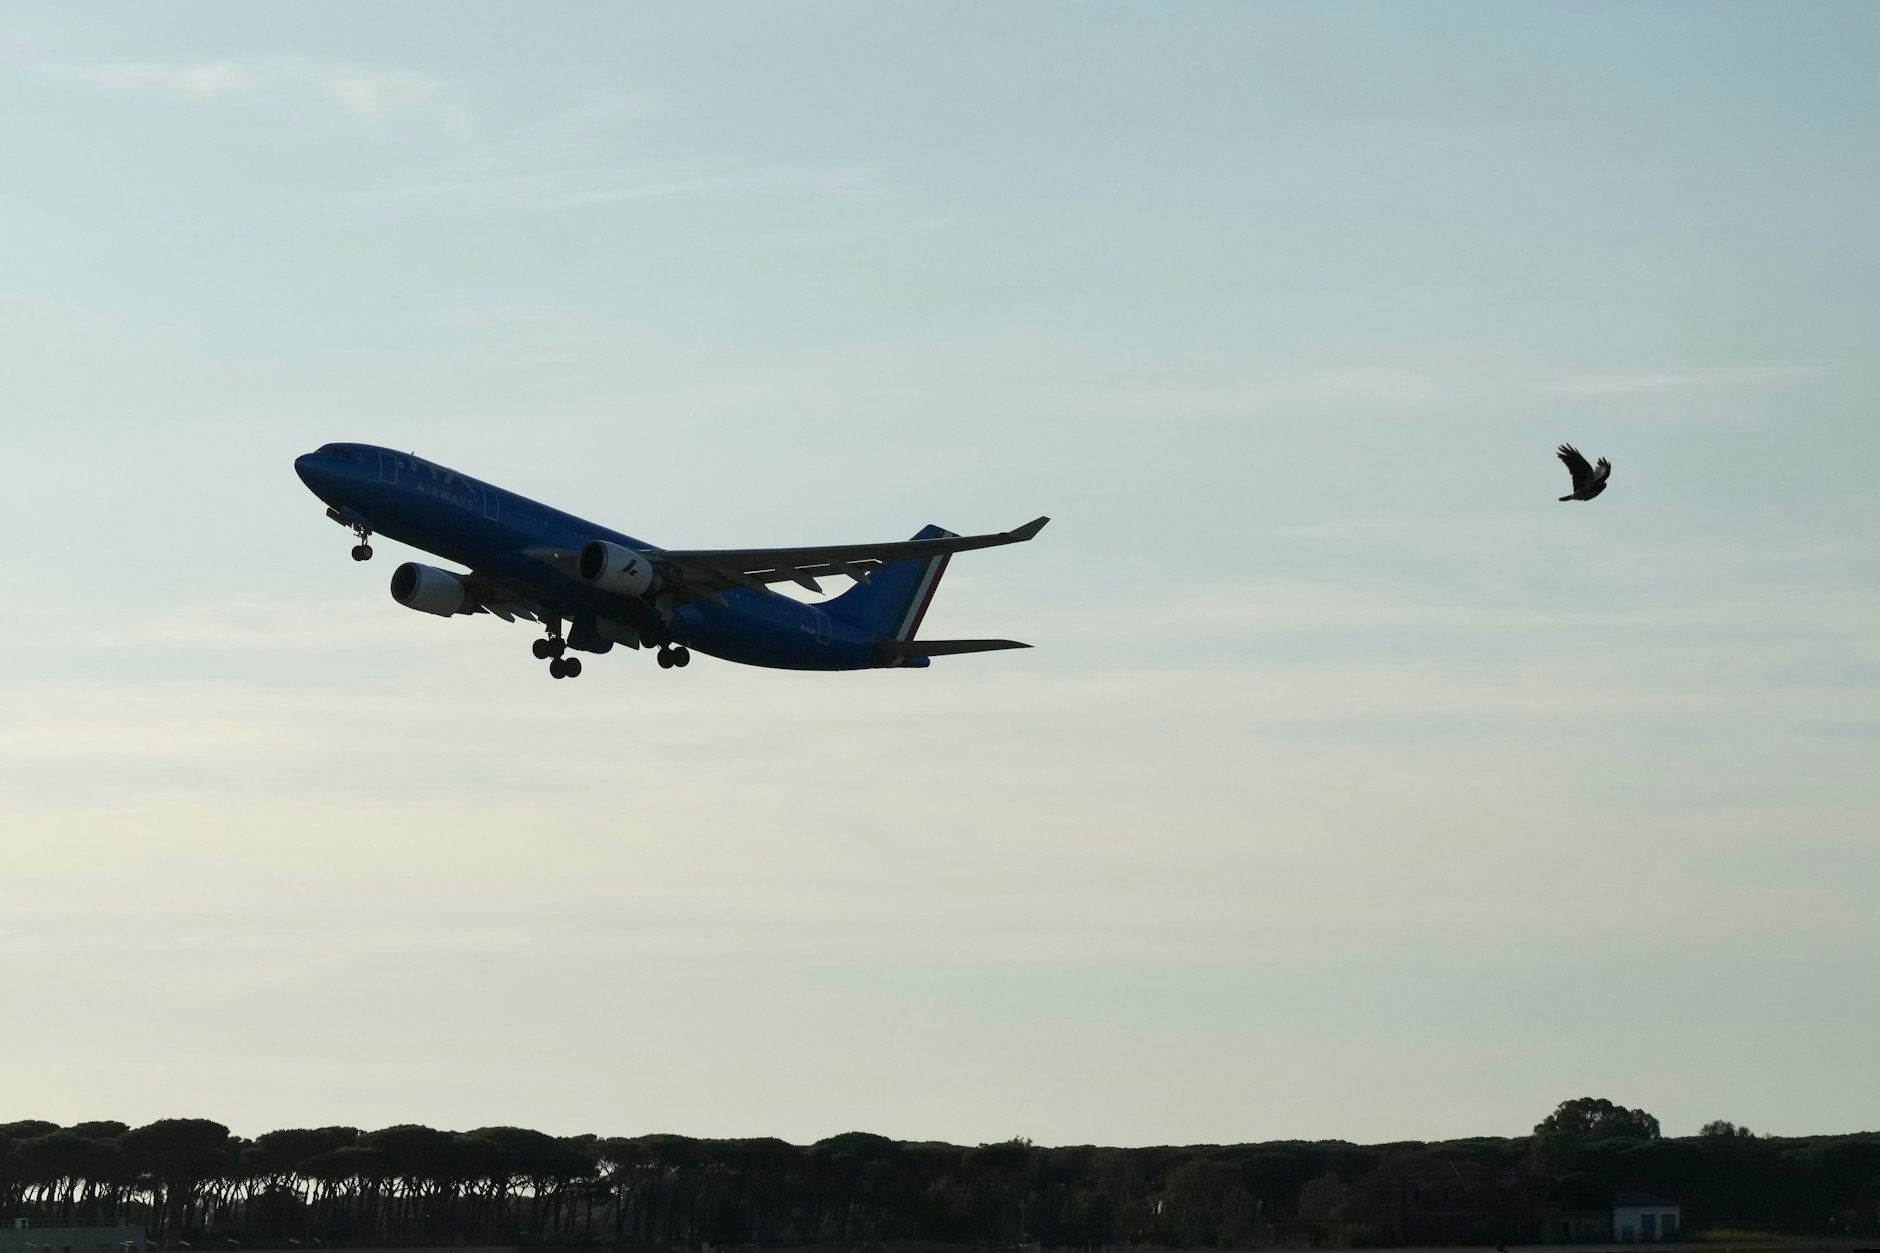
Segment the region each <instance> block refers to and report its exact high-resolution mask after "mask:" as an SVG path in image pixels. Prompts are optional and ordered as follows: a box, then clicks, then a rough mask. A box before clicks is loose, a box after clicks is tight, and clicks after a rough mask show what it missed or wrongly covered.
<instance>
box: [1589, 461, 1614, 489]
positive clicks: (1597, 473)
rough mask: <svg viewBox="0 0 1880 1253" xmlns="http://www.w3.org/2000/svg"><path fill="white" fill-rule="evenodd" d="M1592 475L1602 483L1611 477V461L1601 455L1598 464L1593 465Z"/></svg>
mask: <svg viewBox="0 0 1880 1253" xmlns="http://www.w3.org/2000/svg"><path fill="white" fill-rule="evenodd" d="M1593 477H1595V478H1597V479H1598V480H1599V481H1600V482H1601V483H1604V482H1605V481H1606V480H1607V479H1609V478H1611V477H1612V462H1610V461H1608V460H1606V459H1605V458H1604V457H1601V458H1600V459H1599V462H1598V464H1597V465H1595V466H1594V467H1593Z"/></svg>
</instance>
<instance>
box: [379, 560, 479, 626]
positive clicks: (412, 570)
mask: <svg viewBox="0 0 1880 1253" xmlns="http://www.w3.org/2000/svg"><path fill="white" fill-rule="evenodd" d="M392 599H393V600H395V601H397V602H398V603H399V604H401V605H403V606H404V607H405V608H407V609H418V610H422V611H423V612H425V613H434V614H436V615H437V616H438V617H440V618H448V617H450V616H451V615H452V614H454V613H470V612H471V599H470V589H469V588H467V587H465V586H464V585H463V580H462V579H460V578H458V577H457V576H456V575H454V574H452V573H451V572H450V571H448V570H439V569H437V568H435V567H433V566H421V565H419V564H418V563H417V562H415V561H407V562H406V563H405V564H404V565H402V566H400V567H398V569H396V570H394V571H392Z"/></svg>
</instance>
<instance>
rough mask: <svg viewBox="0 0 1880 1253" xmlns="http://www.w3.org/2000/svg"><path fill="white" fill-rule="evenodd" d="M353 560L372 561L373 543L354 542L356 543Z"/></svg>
mask: <svg viewBox="0 0 1880 1253" xmlns="http://www.w3.org/2000/svg"><path fill="white" fill-rule="evenodd" d="M353 560H354V561H370V560H372V545H370V544H354V545H353Z"/></svg>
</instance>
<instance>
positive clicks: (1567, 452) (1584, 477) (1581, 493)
mask: <svg viewBox="0 0 1880 1253" xmlns="http://www.w3.org/2000/svg"><path fill="white" fill-rule="evenodd" d="M1555 455H1556V456H1558V457H1559V458H1560V459H1561V460H1562V461H1564V462H1566V463H1567V472H1568V473H1569V474H1571V475H1573V494H1572V495H1571V496H1562V497H1561V498H1560V499H1562V500H1591V499H1592V498H1593V497H1595V496H1597V495H1599V494H1600V493H1601V492H1603V491H1605V490H1606V480H1607V479H1609V478H1611V477H1612V462H1610V461H1608V460H1606V459H1605V458H1604V457H1601V458H1600V459H1599V464H1598V465H1591V466H1589V465H1587V464H1586V458H1585V457H1582V456H1581V455H1580V450H1579V449H1577V448H1575V447H1574V446H1573V445H1572V444H1562V445H1561V446H1560V451H1559V452H1558V453H1557V454H1555Z"/></svg>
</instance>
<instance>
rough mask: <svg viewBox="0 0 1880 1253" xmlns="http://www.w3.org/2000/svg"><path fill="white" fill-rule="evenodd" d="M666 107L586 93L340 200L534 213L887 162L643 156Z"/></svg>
mask: <svg viewBox="0 0 1880 1253" xmlns="http://www.w3.org/2000/svg"><path fill="white" fill-rule="evenodd" d="M663 107H664V106H663V102H662V101H661V100H660V99H658V98H657V97H653V96H647V95H637V94H625V93H621V94H614V95H608V96H601V97H596V98H593V99H589V100H585V101H582V102H581V103H580V104H577V105H574V106H573V107H571V108H568V109H564V110H562V111H560V112H558V113H555V114H552V115H550V116H548V117H546V118H541V119H537V120H535V121H532V122H527V123H523V124H520V125H517V126H512V127H510V128H508V129H507V130H505V131H503V132H502V133H501V134H499V135H496V136H495V137H493V138H490V139H487V140H484V141H481V142H477V143H474V144H470V145H468V146H466V147H464V148H463V149H462V150H461V151H458V152H456V153H453V154H451V155H449V156H446V157H444V158H441V159H439V160H435V161H429V162H426V163H424V164H422V165H418V166H415V167H413V168H411V169H408V170H404V171H401V172H399V173H396V174H394V175H391V176H390V177H388V178H386V179H385V180H383V181H382V182H381V183H380V184H379V185H378V186H375V187H369V188H365V189H362V190H359V191H354V192H349V193H347V194H345V195H342V196H340V197H338V198H337V199H338V201H339V203H341V204H347V205H356V206H371V207H377V208H431V209H445V210H456V211H460V212H465V213H540V212H556V211H564V210H580V209H591V208H599V207H604V206H608V205H619V204H628V203H632V202H634V201H642V200H666V199H672V198H675V197H683V196H699V195H711V194H718V193H727V192H761V191H808V192H840V191H844V190H847V189H852V188H857V187H861V186H864V185H866V184H868V183H870V182H872V181H873V180H874V179H875V178H876V177H878V176H879V175H880V173H881V172H882V170H883V169H884V168H885V167H884V166H882V165H880V164H875V163H867V162H855V163H849V164H842V165H835V166H812V165H779V166H771V167H766V168H761V169H756V170H748V169H747V170H731V171H727V170H714V169H700V168H697V167H690V168H675V167H673V166H671V165H667V164H659V163H654V162H649V161H648V160H647V159H646V157H645V155H644V154H645V150H646V144H645V141H644V139H643V138H642V136H641V133H640V127H641V124H642V123H643V122H644V120H645V119H646V118H647V117H649V116H651V115H653V114H656V113H658V112H659V111H660V110H661V109H662V108H663Z"/></svg>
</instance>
